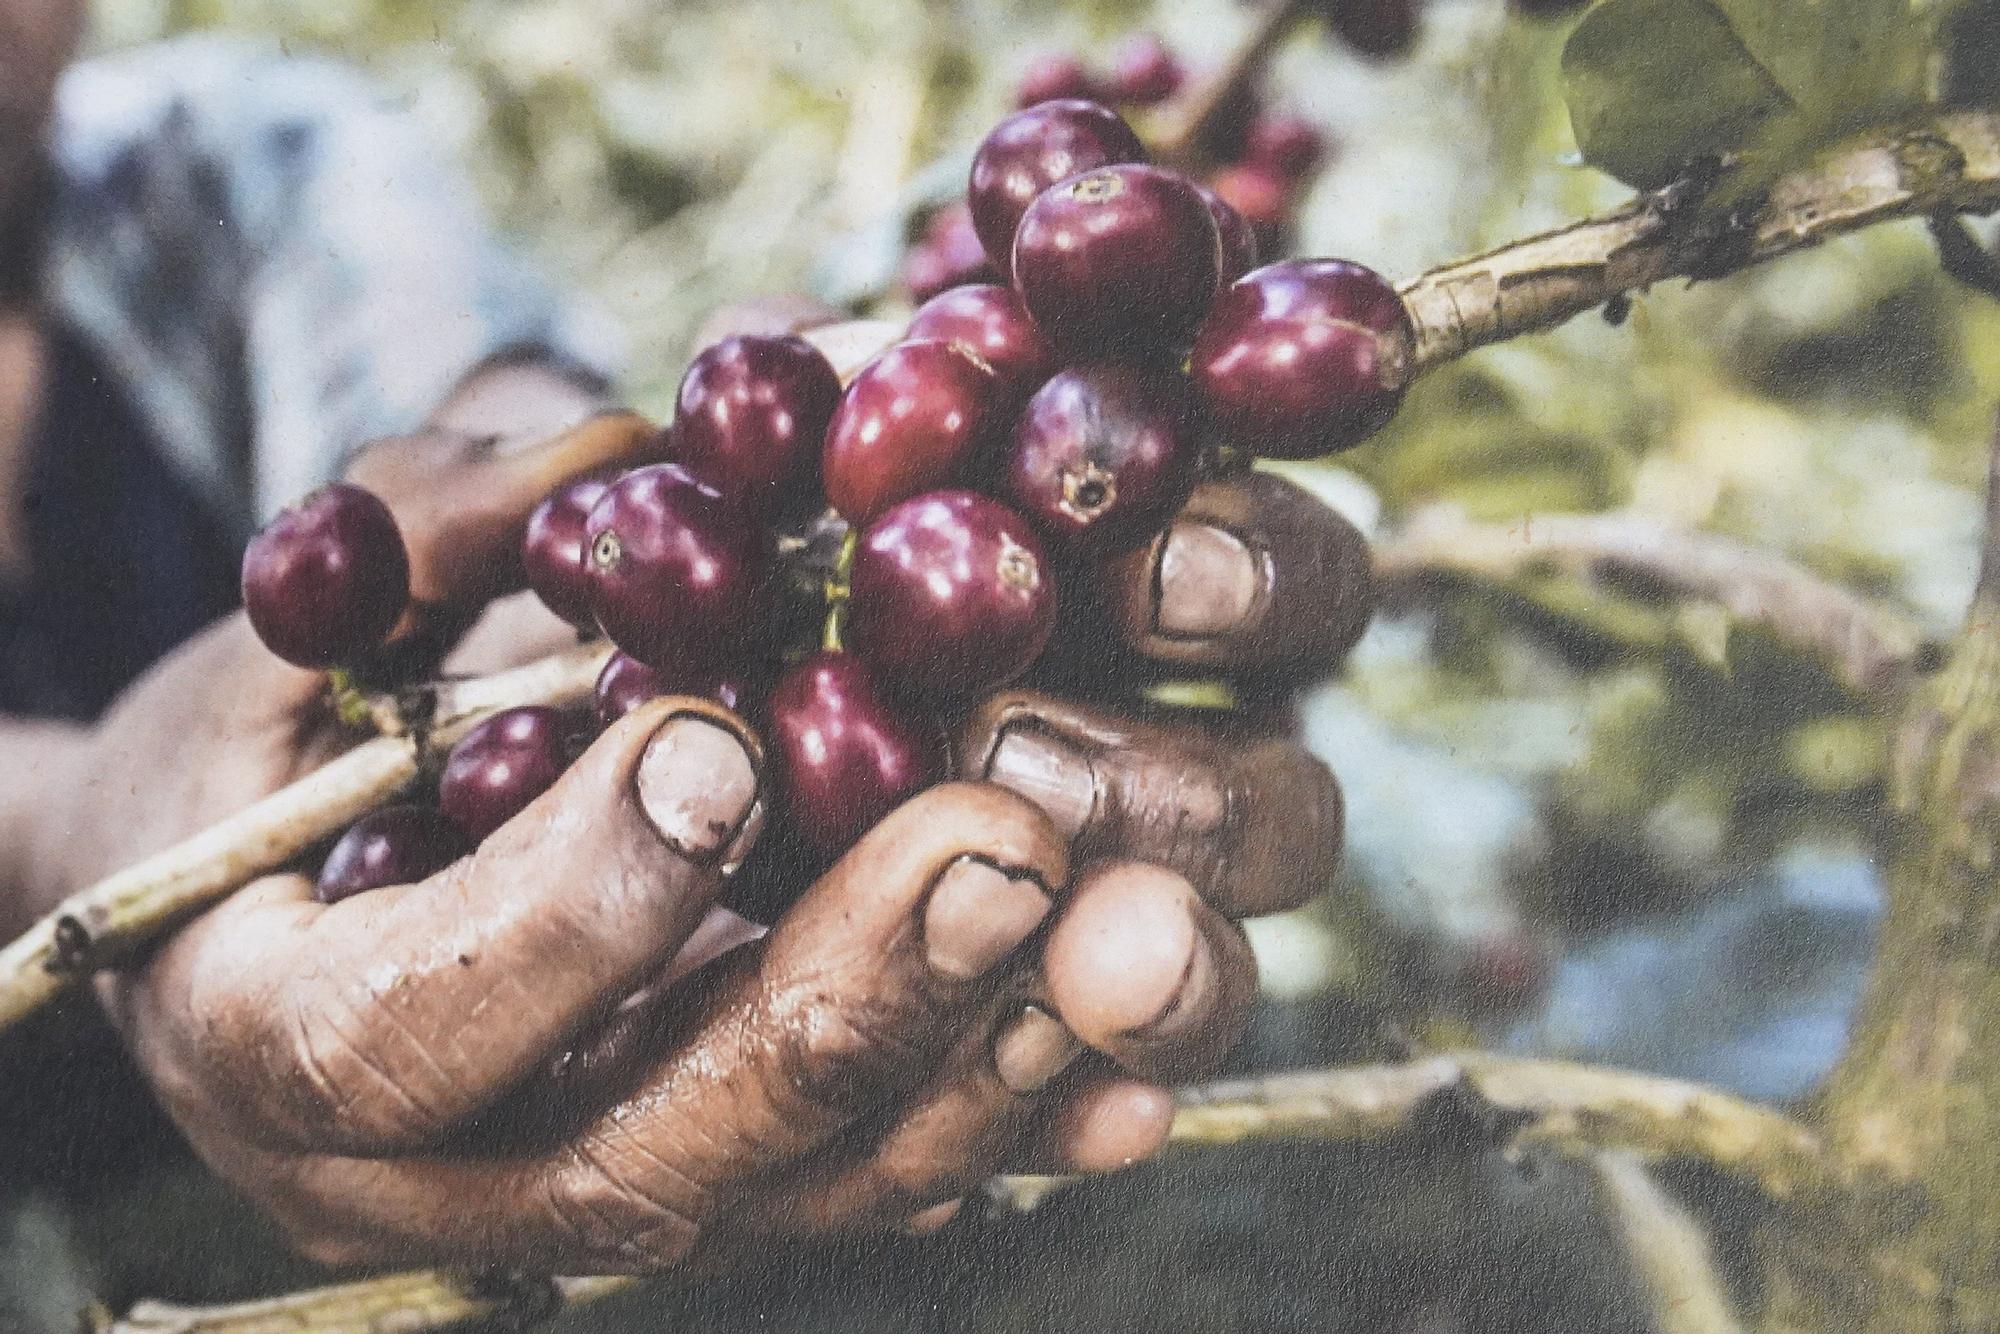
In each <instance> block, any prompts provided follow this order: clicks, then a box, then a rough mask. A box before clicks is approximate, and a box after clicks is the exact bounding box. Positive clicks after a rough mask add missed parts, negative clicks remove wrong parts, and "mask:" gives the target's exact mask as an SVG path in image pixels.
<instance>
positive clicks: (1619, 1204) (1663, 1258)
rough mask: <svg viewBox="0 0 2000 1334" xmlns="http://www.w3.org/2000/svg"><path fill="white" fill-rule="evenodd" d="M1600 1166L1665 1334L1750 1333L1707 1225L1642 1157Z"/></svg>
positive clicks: (1620, 1154)
mask: <svg viewBox="0 0 2000 1334" xmlns="http://www.w3.org/2000/svg"><path fill="white" fill-rule="evenodd" d="M1596 1167H1597V1176H1598V1180H1599V1181H1600V1182H1602V1183H1603V1186H1604V1200H1605V1203H1606V1205H1608V1206H1609V1209H1610V1213H1611V1218H1612V1222H1613V1223H1614V1224H1615V1225H1616V1227H1617V1229H1618V1233H1619V1236H1620V1237H1621V1238H1622V1239H1623V1241H1624V1243H1625V1253H1626V1255H1627V1256H1628V1257H1629V1258H1630V1260H1631V1261H1632V1268H1633V1270H1634V1271H1635V1273H1636V1276H1637V1278H1638V1279H1639V1281H1640V1283H1641V1284H1642V1285H1643V1286H1644V1288H1645V1289H1646V1294H1647V1296H1648V1297H1649V1298H1650V1299H1651V1303H1650V1304H1651V1307H1652V1316H1653V1326H1654V1328H1655V1329H1657V1330H1658V1331H1659V1334H1743V1323H1742V1322H1741V1321H1740V1320H1738V1319H1737V1317H1736V1311H1735V1305H1734V1303H1733V1302H1731V1301H1730V1298H1729V1292H1728V1289H1727V1287H1726V1286H1725V1285H1724V1283H1723V1281H1722V1276H1721V1275H1720V1274H1719V1273H1717V1272H1716V1268H1715V1253H1714V1251H1713V1249H1712V1248H1711V1247H1710V1245H1709V1238H1708V1229H1707V1228H1706V1227H1705V1226H1704V1225H1703V1224H1702V1222H1701V1220H1700V1219H1698V1218H1696V1217H1694V1216H1693V1215H1692V1214H1690V1213H1689V1212H1688V1210H1687V1208H1686V1206H1684V1205H1682V1204H1681V1203H1680V1201H1678V1200H1676V1199H1674V1198H1673V1197H1672V1196H1671V1195H1669V1194H1668V1193H1667V1192H1666V1191H1664V1190H1662V1189H1661V1188H1660V1183H1659V1182H1657V1181H1655V1180H1653V1175H1652V1173H1651V1172H1649V1171H1647V1170H1646V1165H1645V1164H1644V1163H1642V1162H1640V1161H1639V1160H1638V1158H1636V1157H1635V1156H1634V1155H1632V1154H1630V1153H1626V1152H1624V1151H1622V1150H1620V1151H1616V1152H1611V1153H1601V1154H1599V1155H1598V1156H1597V1162H1596Z"/></svg>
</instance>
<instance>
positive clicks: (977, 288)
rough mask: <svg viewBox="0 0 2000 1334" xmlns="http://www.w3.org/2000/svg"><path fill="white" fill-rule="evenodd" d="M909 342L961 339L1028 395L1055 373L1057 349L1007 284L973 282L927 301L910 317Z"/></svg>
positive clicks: (1011, 386) (1010, 386)
mask: <svg viewBox="0 0 2000 1334" xmlns="http://www.w3.org/2000/svg"><path fill="white" fill-rule="evenodd" d="M908 336H909V338H910V339H911V340H912V341H926V340H928V341H932V342H939V343H961V344H963V345H964V346H966V347H968V348H971V349H972V351H973V352H975V353H976V354H978V356H979V359H980V360H981V361H984V362H985V363H986V364H987V365H988V366H991V367H992V368H993V373H994V374H995V375H998V376H999V377H1000V378H1001V379H1002V380H1003V381H1005V382H1006V384H1007V385H1008V387H1009V388H1011V389H1013V390H1015V391H1016V392H1019V393H1023V394H1027V393H1032V392H1034V390H1035V389H1036V388H1037V387H1038V386H1040V384H1041V383H1042V381H1044V380H1046V379H1048V378H1049V376H1050V375H1051V374H1053V373H1054V372H1055V368H1056V360H1055V356H1056V354H1055V349H1053V348H1051V347H1050V346H1049V342H1048V339H1046V338H1044V337H1042V331H1041V330H1040V329H1037V328H1036V327H1035V322H1034V320H1032V319H1030V318H1029V317H1028V308H1027V307H1026V306H1024V305H1022V304H1021V298H1020V295H1019V294H1018V293H1017V292H1015V291H1014V289H1013V288H1011V287H1001V286H998V285H996V284H993V283H975V284H973V285H971V286H969V287H954V288H952V289H951V290H950V291H948V292H940V293H939V294H938V295H936V296H934V297H932V298H931V299H930V300H929V301H926V302H925V303H924V304H923V305H921V306H919V307H918V308H917V313H916V314H915V315H912V316H911V317H910V331H909V335H908Z"/></svg>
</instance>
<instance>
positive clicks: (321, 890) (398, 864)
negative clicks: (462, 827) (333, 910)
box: [313, 806, 469, 903]
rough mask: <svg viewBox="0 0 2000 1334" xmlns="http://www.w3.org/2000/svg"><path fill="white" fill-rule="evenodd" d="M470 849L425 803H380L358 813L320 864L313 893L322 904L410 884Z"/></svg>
mask: <svg viewBox="0 0 2000 1334" xmlns="http://www.w3.org/2000/svg"><path fill="white" fill-rule="evenodd" d="M467 851H469V849H468V847H467V846H466V842H465V836H464V835H462V834H460V833H459V832H458V826H457V825H455V824H453V823H452V822H451V821H450V820H447V819H446V818H445V817H444V816H443V815H442V814H441V813H439V812H437V811H434V810H431V809H430V808H429V807H426V806H384V807H383V808H382V809H381V810H379V811H371V812H370V813H369V814H367V815H364V816H362V817H361V818H360V819H359V820H356V821H355V822H354V823H353V824H352V825H349V826H348V829H347V832H346V833H344V834H342V835H341V836H340V841H339V842H337V843H335V844H334V845H333V850H332V851H331V852H329V853H327V854H326V861H325V862H324V863H323V864H322V865H321V866H320V868H319V882H318V883H317V884H316V885H315V886H314V887H313V897H314V898H316V899H318V900H319V901H320V902H321V903H338V902H340V901H341V900H342V899H349V898H353V897H354V896H355V895H356V894H365V893H367V892H368V891H369V890H371V889H381V888H383V887H384V886H385V885H409V884H414V883H415V882H417V881H419V880H422V879H424V878H426V877H427V876H432V875H435V874H437V873H438V872H439V871H442V870H443V869H444V868H445V867H447V866H449V865H451V864H452V863H453V862H455V861H457V860H458V859H459V858H460V857H462V856H464V855H465V854H466V852H467Z"/></svg>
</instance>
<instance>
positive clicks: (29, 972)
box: [0, 645, 611, 1031]
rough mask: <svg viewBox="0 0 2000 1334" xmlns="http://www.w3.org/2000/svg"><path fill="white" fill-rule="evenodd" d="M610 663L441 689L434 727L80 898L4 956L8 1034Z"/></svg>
mask: <svg viewBox="0 0 2000 1334" xmlns="http://www.w3.org/2000/svg"><path fill="white" fill-rule="evenodd" d="M610 654H611V650H610V648H609V647H608V646H605V645H585V646H582V647H579V648H575V649H571V650H568V651H566V652H563V653H558V654H554V655H552V656H550V657H547V658H544V659H542V660H540V661H539V662H533V663H529V664H528V665H527V666H525V667H518V668H515V669H514V670H512V671H507V672H500V673H497V674H495V675H493V676H488V677H480V678H475V679H472V680H467V681H459V682H452V683H448V684H446V685H443V686H441V687H439V688H438V690H437V692H436V695H435V698H434V702H433V703H432V705H431V707H430V708H429V709H428V710H427V713H428V715H429V722H428V724H427V725H426V726H425V727H424V728H421V729H416V730H412V731H409V732H408V733H407V734H404V735H396V736H381V737H377V738H375V739H374V740H372V741H367V742H363V743H362V744H361V745H359V746H356V747H355V748H354V749H353V750H350V751H348V752H347V753H346V754H345V755H342V756H341V757H340V758H338V759H336V760H334V761H332V762H331V763H329V764H326V765H324V766H323V767H321V768H319V769H317V770H315V771H314V772H312V773H310V774H307V775H306V776H305V777H304V778H301V779H299V780H298V781H297V782H295V783H292V784H291V785H290V786H288V787H284V788H280V789H279V790H278V791H276V792H273V793H272V794H271V795H270V796H268V797H265V798H264V799H263V800H261V801H259V802H256V803H255V804H253V805H250V806H247V807H245V808H244V809H243V810H241V811H239V812H237V813H236V814H235V815H232V816H230V817H229V818H228V819H226V820H223V821H222V822H221V823H219V824H215V825H211V826H210V827H209V828H207V829H204V830H202V831H201V832H200V833H198V834H196V835H194V836H193V837H192V838H189V839H186V840H184V841H183V842H180V843H177V844H175V845H174V846H173V847H170V848H167V849H166V850H164V851H162V852H159V853H155V854H154V855H153V856H151V857H148V858H147V859H146V860H144V861H142V862H140V863H138V864H137V865H135V866H130V867H127V868H126V869H125V870H123V871H119V872H117V873H116V874H114V875H112V876H110V877H108V878H106V879H104V880H100V881H98V882H97V883H96V884H94V885H91V886H89V887H88V888H85V889H82V890H79V891H78V892H77V893H75V894H72V895H71V896H70V897H68V898H66V899H64V900H63V901H62V902H61V903H60V904H58V905H57V906H56V908H55V910H54V911H53V912H51V913H49V914H48V915H47V916H46V917H44V918H42V919H41V920H40V921H39V922H37V923H35V925H34V926H32V927H30V928H29V929H28V930H27V932H26V933H24V934H23V935H22V936H21V937H20V938H18V939H17V940H15V941H14V942H13V943H12V944H9V945H7V946H6V947H5V948H4V949H0V1031H4V1030H5V1029H6V1028H7V1027H8V1025H10V1024H13V1023H15V1022H17V1021H19V1020H20V1019H22V1018H24V1017H25V1016H27V1015H28V1014H30V1013H32V1012H33V1011H34V1010H35V1009H36V1008H37V1007H39V1006H40V1005H42V1004H43V1003H44V1002H46V1001H48V1000H50V999H52V998H53V997H55V996H56V995H58V994H60V993H61V991H62V990H63V988H64V987H65V986H67V985H68V984H69V983H70V982H72V981H74V980H76V979H78V978H81V977H83V976H86V975H87V974H89V973H90V972H92V971H93V970H95V969H97V968H101V967H103V966H105V965H106V964H107V963H109V962H111V961H113V960H115V959H117V958H118V957H120V956H121V955H122V954H124V953H126V952H127V951H129V950H130V949H132V948H133V947H135V946H138V945H140V944H143V943H144V942H146V941H148V940H150V939H152V938H153V937H154V936H156V935H158V934H159V933H160V932H161V931H162V930H164V929H166V928H167V927H168V926H170V925H172V924H173V923H175V922H178V921H180V920H181V919H182V918H184V917H186V916H187V915H188V914H189V913H192V912H194V911H195V910H196V909H199V908H202V907H204V906H206V905H208V904H210V903H213V902H214V901H215V900H217V899H219V898H221V897H223V896H224V895H226V894H228V893H230V892H231V891H233V890H235V889H237V888H238V887H239V886H241V885H243V884H245V883H247V882H248V881H250V880H252V879H254V878H255V877H257V876H259V875H263V874H265V873H267V872H270V871H274V870H276V869H277V868H279V867H281V866H283V865H285V864H286V863H287V862H289V861H291V860H292V859H293V858H295V857H297V856H298V855H299V854H301V853H303V852H304V851H305V850H306V849H308V848H310V847H312V846H313V845H314V844H315V843H318V842H320V841H321V840H322V839H326V838H330V837H332V836H333V835H335V834H337V833H339V832H340V831H341V830H343V829H345V828H346V827H347V826H348V825H349V824H352V823H353V822H354V821H355V820H357V819H359V818H360V817H361V816H363V815H365V814H367V813H368V812H369V811H371V810H373V809H375V808H376V807H377V806H380V805H382V804H383V803H384V802H387V801H389V800H390V799H392V798H393V797H395V795H396V794H397V793H399V792H401V791H402V790H403V789H404V788H405V787H407V786H409V784H410V782H411V780H413V779H414V778H415V777H416V776H417V771H418V769H419V768H420V767H421V765H422V763H423V760H424V757H425V755H426V754H427V753H428V752H429V751H430V750H432V749H434V748H439V747H444V746H449V745H451V744H452V743H454V742H456V741H457V740H458V739H459V738H461V737H463V736H464V735H465V734H466V733H467V732H469V731H471V730H472V729H473V728H474V727H475V726H477V725H478V724H479V723H480V722H481V721H483V720H484V719H486V718H488V717H491V716H492V715H493V714H494V713H496V712H498V711H499V710H501V709H505V708H515V707H518V706H521V705H524V704H568V703H572V702H574V701H576V700H580V699H585V698H588V697H589V695H590V691H591V687H592V686H593V685H594V684H595V682H596V680H597V673H598V672H599V671H600V670H601V669H602V667H603V664H604V661H605V659H606V658H608V657H609V656H610Z"/></svg>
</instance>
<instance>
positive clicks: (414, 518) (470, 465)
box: [348, 412, 664, 615]
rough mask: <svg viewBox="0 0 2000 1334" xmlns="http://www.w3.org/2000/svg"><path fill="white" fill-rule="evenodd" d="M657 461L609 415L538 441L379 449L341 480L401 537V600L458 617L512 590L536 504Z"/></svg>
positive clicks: (447, 439) (632, 426) (410, 442)
mask: <svg viewBox="0 0 2000 1334" xmlns="http://www.w3.org/2000/svg"><path fill="white" fill-rule="evenodd" d="M662 457H664V447H663V444H662V440H661V432H660V430H659V428H658V427H656V426H654V425H653V424H652V423H651V422H649V421H647V420H646V419H645V418H643V417H640V416H638V415H637V414H635V413H630V412H612V413H605V414H602V415H599V416H595V417H592V418H590V419H589V420H587V421H584V422H582V423H580V424H578V425H576V426H573V427H571V428H569V429H568V430H566V431H563V432H561V433H560V434H558V435H555V436H553V437H550V438H547V439H541V440H523V439H520V438H518V437H494V436H480V435H467V434H462V433H458V432H446V431H438V432H433V433H430V434H426V435H418V436H408V437H404V438H401V439H395V440H385V441H382V442H381V443H379V444H376V445H372V446H370V447H369V448H368V449H366V450H364V451H362V453H361V454H359V455H358V456H356V458H355V460H354V462H353V464H352V465H351V466H350V467H349V468H348V480H350V481H352V482H354V483H355V484H356V485H359V486H363V487H366V488H367V489H368V490H370V491H373V492H374V493H375V494H376V495H378V496H380V497H381V498H382V500H383V502H384V503H385V504H387V505H388V506H389V509H390V511H391V512H393V513H394V514H395V516H396V523H397V525H398V527H400V528H401V529H402V533H403V544H404V545H405V546H406V547H407V548H408V549H409V556H410V597H411V600H412V601H413V602H414V603H415V604H417V606H418V607H419V608H420V609H429V610H430V612H431V614H433V615H436V614H438V613H439V612H443V611H449V612H453V613H458V614H465V613H467V612H469V611H471V610H476V609H477V608H478V607H479V606H481V605H483V604H484V603H485V602H487V601H488V600H489V599H491V598H493V597H495V596H497V595H498V594H500V593H503V592H507V591H510V590H512V589H515V588H518V587H520V585H521V579H522V574H521V560H520V553H521V533H522V530H523V529H524V528H525V527H526V525H527V522H528V515H529V514H530V513H531V512H532V511H533V510H534V508H535V506H536V505H538V504H540V503H541V500H542V497H544V496H546V495H547V494H548V493H549V492H550V491H552V490H554V489H555V488H556V487H557V486H558V485H560V484H561V483H563V482H565V481H568V480H569V479H570V478H572V477H579V476H582V475H583V474H585V473H592V472H599V471H603V470H605V469H610V468H620V467H627V468H629V467H636V466H638V465H639V464H641V463H648V462H654V461H657V460H658V459H660V458H662Z"/></svg>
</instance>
